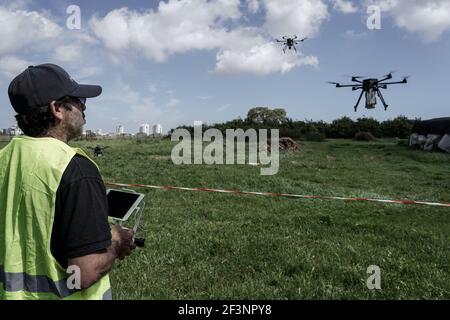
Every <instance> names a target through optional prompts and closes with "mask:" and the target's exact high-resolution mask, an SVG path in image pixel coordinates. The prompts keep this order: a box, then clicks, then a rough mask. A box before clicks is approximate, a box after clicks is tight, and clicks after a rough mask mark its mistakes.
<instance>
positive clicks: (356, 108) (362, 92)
mask: <svg viewBox="0 0 450 320" xmlns="http://www.w3.org/2000/svg"><path fill="white" fill-rule="evenodd" d="M363 94H364V90H363V91H361V94H360V95H359V98H358V102H357V103H356V106H355V112H356V111H357V110H358V106H359V103H360V102H361V98H362V96H363Z"/></svg>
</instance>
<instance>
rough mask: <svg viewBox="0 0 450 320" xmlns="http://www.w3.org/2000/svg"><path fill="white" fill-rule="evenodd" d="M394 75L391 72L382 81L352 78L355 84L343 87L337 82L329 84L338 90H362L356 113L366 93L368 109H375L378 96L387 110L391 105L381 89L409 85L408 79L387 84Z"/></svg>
mask: <svg viewBox="0 0 450 320" xmlns="http://www.w3.org/2000/svg"><path fill="white" fill-rule="evenodd" d="M392 73H393V72H390V73H389V74H387V75H385V76H384V78H383V79H381V80H378V79H370V78H369V79H362V78H363V77H352V81H353V82H356V83H354V84H344V85H342V84H340V83H337V82H328V83H331V84H335V85H336V88H347V87H348V88H352V90H353V91H356V90H360V89H361V90H362V91H361V95H360V96H359V98H358V102H357V103H356V106H355V112H356V110H357V109H358V105H359V103H360V101H361V98H362V96H363V94H364V93H366V109H375V107H376V104H377V95H378V97H379V98H380V100H381V102H382V103H383V106H384V110H387V108H388V106H389V105H388V104H386V101H385V100H384V98H383V95H382V94H381V91H380V89H387V88H388V85H391V84H406V83H408V77H405V78H403V80H402V81H397V82H385V81H387V80H391V79H392ZM360 79H362V80H360Z"/></svg>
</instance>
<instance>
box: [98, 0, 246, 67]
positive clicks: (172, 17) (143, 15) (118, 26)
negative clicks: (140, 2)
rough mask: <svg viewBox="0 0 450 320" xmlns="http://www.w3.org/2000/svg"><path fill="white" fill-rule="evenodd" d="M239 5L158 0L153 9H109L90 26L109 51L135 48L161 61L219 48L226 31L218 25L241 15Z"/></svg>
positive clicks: (228, 0) (223, 0) (230, 0)
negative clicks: (160, 0) (174, 56)
mask: <svg viewBox="0 0 450 320" xmlns="http://www.w3.org/2000/svg"><path fill="white" fill-rule="evenodd" d="M239 4H240V2H239V0H215V1H206V0H198V1H190V0H181V1H173V0H170V1H168V2H167V3H166V2H160V4H159V6H158V10H157V11H153V10H150V11H145V12H138V11H133V10H129V9H128V8H122V9H118V10H113V11H111V12H109V13H108V14H107V15H106V16H105V17H104V18H93V19H92V20H91V21H90V25H91V27H92V30H93V32H94V34H95V35H96V36H97V37H98V38H99V39H100V40H101V41H102V42H103V43H104V45H105V46H106V47H107V48H108V49H109V50H111V51H113V52H125V51H127V50H129V49H132V50H137V51H139V52H140V53H142V54H143V55H144V56H145V57H147V58H149V59H153V60H156V61H159V62H162V61H165V60H166V59H167V56H168V55H169V54H174V53H184V52H188V51H191V50H210V49H215V48H217V47H219V46H220V40H221V39H222V38H223V36H224V35H225V34H226V30H225V28H223V27H221V25H222V23H223V22H224V21H227V20H228V19H238V18H240V17H241V13H240V10H239ZM187 12H188V13H189V14H186V13H187Z"/></svg>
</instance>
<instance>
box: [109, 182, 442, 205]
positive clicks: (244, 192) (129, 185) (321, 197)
mask: <svg viewBox="0 0 450 320" xmlns="http://www.w3.org/2000/svg"><path fill="white" fill-rule="evenodd" d="M105 184H106V185H109V186H117V187H137V188H147V189H159V190H180V191H204V192H216V193H231V194H242V195H256V196H268V197H287V198H302V199H325V200H345V201H368V202H382V203H392V204H415V205H425V206H436V207H450V203H439V202H427V201H413V200H383V199H370V198H348V197H333V196H307V195H300V194H288V193H272V192H252V191H240V190H221V189H209V188H184V187H171V186H151V185H146V184H124V183H113V182H106V183H105Z"/></svg>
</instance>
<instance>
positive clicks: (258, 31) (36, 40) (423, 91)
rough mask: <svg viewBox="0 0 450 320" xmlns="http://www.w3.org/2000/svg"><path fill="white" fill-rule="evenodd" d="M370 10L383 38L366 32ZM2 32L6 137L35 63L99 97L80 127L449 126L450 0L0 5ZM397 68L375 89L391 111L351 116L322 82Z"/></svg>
mask: <svg viewBox="0 0 450 320" xmlns="http://www.w3.org/2000/svg"><path fill="white" fill-rule="evenodd" d="M71 5H76V6H78V8H79V9H80V18H81V20H80V25H79V28H77V25H76V24H75V26H76V28H73V25H74V24H73V23H74V22H76V19H75V20H74V19H73V17H74V16H73V15H72V13H73V12H74V11H70V10H69V13H68V11H67V10H68V9H71V8H70V6H71ZM373 6H375V7H373ZM369 7H370V8H372V9H373V8H379V10H380V22H381V25H380V28H379V29H369V28H368V25H367V20H368V19H369V21H373V20H371V18H372V17H369V15H370V14H371V13H373V12H374V11H370V13H368V11H367V9H368V8H369ZM68 22H69V26H72V27H70V28H69V26H68ZM0 24H1V26H0V39H1V40H2V41H1V42H0V128H7V127H10V126H12V125H14V124H15V120H14V112H13V109H12V107H11V105H10V103H9V98H8V94H7V89H8V85H9V83H10V82H11V80H12V79H13V78H14V77H15V76H16V75H18V74H19V73H21V72H22V71H23V70H25V69H26V68H27V67H28V66H29V65H38V64H42V63H55V64H58V65H60V66H62V67H63V68H64V69H66V70H67V71H68V72H69V73H70V74H71V75H72V77H73V78H74V79H75V80H76V81H77V82H79V83H86V84H98V85H101V86H102V87H103V93H102V95H101V96H100V97H98V98H94V99H88V101H87V111H86V120H87V124H86V127H85V129H91V130H97V129H102V130H103V132H114V130H115V128H116V126H118V125H123V126H124V127H125V131H126V132H129V133H136V132H137V131H138V127H139V125H140V124H143V123H149V124H150V125H153V124H156V123H158V124H162V126H163V131H164V132H167V131H168V130H169V129H171V128H174V127H176V126H178V125H181V124H186V125H193V123H194V121H203V122H206V123H209V124H212V123H217V122H224V121H228V120H232V119H236V118H238V117H241V118H245V116H246V114H247V111H248V110H249V109H250V108H253V107H270V108H284V109H285V110H286V111H287V114H288V117H290V118H292V119H294V120H305V119H308V120H311V119H312V120H324V121H328V122H329V121H332V120H334V119H337V118H340V117H343V116H348V117H351V118H352V119H357V118H360V117H372V118H375V119H377V120H379V121H382V120H386V119H392V118H395V117H397V116H399V115H404V116H407V117H409V118H422V119H429V118H435V117H445V116H449V115H450V112H449V108H450V82H449V80H448V70H450V60H449V58H448V57H450V41H449V40H450V32H449V31H450V0H360V1H356V0H355V1H351V0H166V1H150V0H132V1H118V0H109V1H99V0H90V1H85V0H83V1H75V0H73V1H65V0H62V1H61V0H44V1H36V0H18V1H4V0H0ZM293 35H297V36H298V37H301V38H303V37H307V38H308V39H307V40H306V41H305V42H303V43H301V44H299V45H298V46H297V49H298V52H297V53H296V52H294V51H292V50H291V51H289V50H288V51H286V53H283V50H282V46H281V45H280V44H279V43H277V42H276V41H275V39H279V38H281V37H282V36H293ZM393 70H395V71H396V73H394V79H400V80H401V79H402V77H403V76H411V77H410V78H409V83H408V84H407V85H404V86H403V85H399V86H391V87H390V88H389V89H388V90H386V91H383V95H384V97H385V99H386V100H387V102H388V104H389V105H390V107H389V109H388V110H387V111H384V109H383V108H382V107H381V102H379V105H378V108H377V109H375V110H367V109H365V108H364V105H363V103H362V104H361V105H360V109H359V110H358V112H356V113H355V112H354V110H353V106H354V105H355V102H356V100H357V98H358V92H352V91H351V90H348V89H337V88H335V87H333V86H332V85H330V84H327V81H337V82H342V83H346V82H347V81H349V80H350V78H349V77H348V76H349V75H362V76H367V77H372V76H374V77H380V76H382V75H384V74H386V73H388V72H389V71H393Z"/></svg>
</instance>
